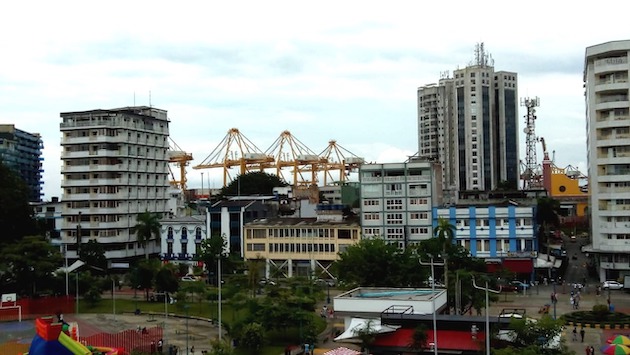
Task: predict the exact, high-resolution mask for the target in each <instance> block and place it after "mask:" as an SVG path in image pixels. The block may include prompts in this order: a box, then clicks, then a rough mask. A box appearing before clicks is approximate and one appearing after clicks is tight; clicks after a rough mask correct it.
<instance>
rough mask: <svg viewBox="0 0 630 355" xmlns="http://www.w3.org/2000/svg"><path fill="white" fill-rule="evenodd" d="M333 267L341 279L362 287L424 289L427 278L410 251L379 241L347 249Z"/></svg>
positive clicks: (369, 240)
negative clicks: (421, 287)
mask: <svg viewBox="0 0 630 355" xmlns="http://www.w3.org/2000/svg"><path fill="white" fill-rule="evenodd" d="M333 268H334V271H335V272H336V274H337V275H338V277H339V279H340V280H342V281H345V282H348V283H353V284H357V285H361V286H389V287H401V286H402V287H405V286H421V285H422V281H424V280H426V279H427V274H426V271H423V270H421V269H420V267H419V264H418V258H417V256H416V255H415V254H414V253H413V252H412V250H411V248H408V249H406V250H405V251H401V250H400V249H398V247H397V246H396V245H395V244H390V243H387V242H386V241H384V240H383V239H380V238H370V239H363V240H361V241H360V242H359V243H357V244H355V245H352V246H350V247H348V248H347V249H346V250H345V251H344V252H342V253H340V254H339V259H338V260H337V261H336V262H335V263H334V266H333Z"/></svg>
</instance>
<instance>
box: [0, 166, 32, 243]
mask: <svg viewBox="0 0 630 355" xmlns="http://www.w3.org/2000/svg"><path fill="white" fill-rule="evenodd" d="M0 226H2V234H1V235H0V247H2V246H4V245H6V244H9V243H12V242H16V241H18V240H20V239H21V238H22V237H24V236H26V235H34V234H36V224H35V220H34V219H33V208H32V207H31V206H30V205H29V191H28V187H27V186H26V184H25V183H24V180H22V178H21V177H20V176H19V175H17V174H16V173H15V172H13V170H11V169H9V168H8V167H7V166H6V165H4V164H3V163H2V161H0Z"/></svg>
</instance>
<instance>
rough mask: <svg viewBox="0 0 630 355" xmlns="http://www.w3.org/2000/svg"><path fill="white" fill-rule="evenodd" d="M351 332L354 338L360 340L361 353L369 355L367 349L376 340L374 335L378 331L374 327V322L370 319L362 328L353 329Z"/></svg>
mask: <svg viewBox="0 0 630 355" xmlns="http://www.w3.org/2000/svg"><path fill="white" fill-rule="evenodd" d="M352 332H353V333H354V336H355V337H357V338H359V340H361V352H365V353H366V354H369V353H370V350H369V347H370V345H372V343H373V342H374V340H375V339H376V334H378V331H377V330H376V328H375V327H374V321H373V320H371V319H370V320H368V321H367V322H366V323H365V324H364V325H363V326H362V327H357V328H354V329H353V330H352Z"/></svg>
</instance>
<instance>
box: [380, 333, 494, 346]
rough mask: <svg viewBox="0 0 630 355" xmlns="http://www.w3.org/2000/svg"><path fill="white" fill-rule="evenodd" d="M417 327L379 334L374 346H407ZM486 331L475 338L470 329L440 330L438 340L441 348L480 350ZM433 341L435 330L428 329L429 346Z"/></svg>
mask: <svg viewBox="0 0 630 355" xmlns="http://www.w3.org/2000/svg"><path fill="white" fill-rule="evenodd" d="M414 331H415V329H409V328H400V329H397V330H396V331H394V332H391V333H385V334H380V335H378V336H377V338H376V340H375V341H374V343H372V346H382V347H393V348H394V347H395V348H406V347H409V344H411V339H412V336H413V333H414ZM484 336H485V333H484V332H477V339H473V338H472V335H471V334H470V331H463V330H438V331H437V341H438V349H440V350H442V349H443V350H471V351H479V350H481V349H482V345H483V342H484ZM432 343H433V330H427V346H428V345H429V344H432Z"/></svg>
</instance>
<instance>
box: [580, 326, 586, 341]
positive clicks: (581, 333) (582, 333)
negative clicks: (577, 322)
mask: <svg viewBox="0 0 630 355" xmlns="http://www.w3.org/2000/svg"><path fill="white" fill-rule="evenodd" d="M584 334H586V332H585V331H584V327H582V328H581V329H580V338H581V339H582V343H583V342H584Z"/></svg>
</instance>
